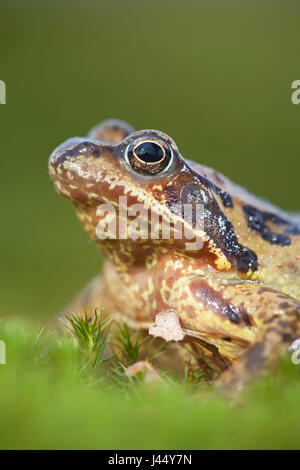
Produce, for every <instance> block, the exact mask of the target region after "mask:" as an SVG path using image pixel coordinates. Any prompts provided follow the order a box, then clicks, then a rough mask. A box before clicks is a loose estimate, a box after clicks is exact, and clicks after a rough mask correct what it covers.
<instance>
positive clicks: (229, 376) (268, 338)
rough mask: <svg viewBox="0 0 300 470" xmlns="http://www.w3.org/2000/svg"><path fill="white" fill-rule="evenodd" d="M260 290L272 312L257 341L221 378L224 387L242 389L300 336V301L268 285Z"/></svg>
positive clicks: (217, 383)
mask: <svg viewBox="0 0 300 470" xmlns="http://www.w3.org/2000/svg"><path fill="white" fill-rule="evenodd" d="M260 290H261V291H262V292H261V293H262V299H261V303H262V304H263V305H265V308H266V309H268V312H267V313H266V314H265V319H264V321H263V322H262V324H261V325H260V327H259V330H258V333H257V336H256V339H255V342H254V343H253V344H252V345H251V346H250V347H249V348H248V349H246V351H245V352H244V353H243V354H242V355H241V357H240V358H239V359H238V360H237V361H236V362H235V363H234V364H233V366H232V367H231V368H230V369H228V370H227V371H225V372H224V373H223V374H222V375H221V376H220V378H219V379H218V380H217V382H216V385H217V387H218V388H219V389H220V390H224V391H229V392H231V391H239V390H241V389H242V388H243V387H244V385H245V384H246V383H248V382H249V380H250V379H251V378H252V377H253V376H255V375H258V374H261V373H263V372H265V371H266V370H267V369H268V368H269V367H270V366H271V365H272V364H273V363H274V362H275V361H276V360H277V359H278V355H279V354H280V352H281V351H283V352H286V351H287V350H288V347H289V346H290V345H291V343H293V341H295V340H296V339H297V338H299V337H300V304H299V303H298V302H297V301H296V300H295V299H293V298H291V297H289V296H286V295H282V294H280V293H278V292H274V291H271V290H268V289H266V288H262V289H260ZM259 320H260V318H259V317H258V321H259Z"/></svg>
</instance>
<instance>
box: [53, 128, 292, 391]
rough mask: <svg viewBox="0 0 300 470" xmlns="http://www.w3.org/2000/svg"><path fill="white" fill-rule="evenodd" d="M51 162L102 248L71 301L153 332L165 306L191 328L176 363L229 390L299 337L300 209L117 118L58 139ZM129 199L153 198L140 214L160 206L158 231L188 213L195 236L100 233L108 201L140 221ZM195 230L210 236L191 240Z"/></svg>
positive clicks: (173, 357) (170, 351) (171, 357)
mask: <svg viewBox="0 0 300 470" xmlns="http://www.w3.org/2000/svg"><path fill="white" fill-rule="evenodd" d="M48 168H49V175H50V178H51V180H52V181H53V183H54V187H55V189H56V191H57V192H58V193H59V194H60V195H61V196H62V197H64V198H66V199H68V200H69V201H71V202H72V203H73V205H74V206H75V210H76V213H77V216H78V218H79V221H80V223H81V224H82V225H83V227H84V229H85V230H86V231H87V232H88V234H89V235H90V237H91V238H92V240H93V242H94V243H95V244H96V245H98V246H99V248H100V250H101V251H102V254H103V255H104V257H105V261H104V264H103V267H102V272H101V273H100V274H99V275H98V276H96V277H94V278H93V279H92V280H91V281H90V282H89V283H88V284H87V286H86V287H85V288H84V289H83V290H82V291H81V292H80V293H79V294H78V295H77V296H76V297H75V299H74V300H73V302H72V303H71V304H70V305H69V307H68V311H71V312H76V313H78V314H80V315H81V314H84V313H87V314H88V315H92V314H93V312H94V311H95V309H99V308H100V307H101V308H104V310H105V312H107V314H108V315H111V316H112V318H113V319H114V321H116V322H117V323H120V322H126V324H127V325H128V326H129V327H130V328H132V329H135V330H139V331H143V332H145V334H148V331H149V325H153V324H155V320H156V318H157V317H158V316H159V315H162V314H164V312H170V311H171V312H173V313H174V314H175V315H176V316H177V319H178V322H179V325H180V328H181V329H182V330H181V331H182V332H183V333H184V335H183V336H184V337H182V338H181V340H180V341H170V342H168V344H166V352H165V354H164V357H165V358H166V357H167V363H168V364H169V366H170V367H171V366H172V365H174V363H176V364H187V363H189V364H191V363H192V364H194V365H199V366H201V367H203V368H204V370H205V371H206V373H207V374H210V377H211V378H212V380H214V381H215V383H216V386H218V387H220V389H224V390H241V389H243V388H244V386H245V385H246V384H247V383H248V382H249V381H250V380H251V379H252V378H253V377H255V376H258V375H259V374H263V373H265V372H266V371H268V370H269V368H270V367H272V365H273V364H275V363H276V361H277V360H278V355H279V354H280V353H281V351H286V350H287V349H288V347H289V346H290V344H292V343H293V342H294V341H296V340H297V338H299V337H300V217H299V214H298V213H292V212H287V211H284V210H282V209H280V208H278V207H277V206H275V205H273V204H271V203H270V202H268V201H267V200H265V199H261V198H259V197H257V196H255V195H253V194H252V193H250V192H249V191H248V190H246V189H244V188H243V187H242V186H239V185H237V184H236V183H234V182H232V181H231V180H230V179H229V178H228V177H226V176H224V175H223V174H222V173H220V172H218V171H216V170H215V169H212V168H210V167H208V166H206V165H204V164H200V163H196V162H194V161H192V160H188V159H185V158H184V157H183V156H182V155H181V153H180V152H179V150H178V147H177V145H176V143H175V142H174V140H173V139H172V138H171V137H169V136H168V135H167V134H165V133H163V132H161V131H158V130H153V129H147V130H141V131H135V130H134V129H133V128H132V127H131V126H130V125H129V124H128V123H126V122H124V121H120V120H115V119H109V120H106V121H103V122H101V123H100V124H98V125H97V126H96V127H94V128H93V129H92V130H91V131H90V132H89V133H88V135H87V137H74V138H71V139H68V140H66V141H65V142H64V143H62V144H61V145H59V146H58V147H57V148H56V149H55V150H54V151H53V152H52V154H51V155H50V158H49V163H48ZM124 198H125V199H126V204H127V206H128V207H133V206H135V205H136V204H139V205H142V206H143V207H145V208H146V209H147V211H146V212H147V215H145V213H143V214H141V216H140V219H139V220H140V221H141V220H142V221H143V222H145V224H146V225H145V226H146V227H147V226H149V211H152V212H154V213H155V214H158V218H156V219H155V220H156V226H155V227H156V229H157V232H156V233H160V234H161V229H162V224H163V221H164V220H165V219H166V220H168V221H169V223H170V224H171V226H172V227H173V228H174V227H175V226H177V225H176V224H178V223H181V224H182V223H184V224H185V226H187V227H188V230H187V235H185V234H183V235H182V237H181V238H180V237H178V238H176V237H175V236H173V237H171V236H170V237H169V238H167V237H165V238H163V237H161V236H158V237H154V238H153V239H152V238H151V237H150V236H148V237H142V236H140V237H138V236H136V237H128V236H127V237H125V236H119V237H118V236H114V237H113V236H111V234H110V233H109V230H108V231H107V232H105V231H103V230H102V231H101V230H100V236H99V227H102V228H103V226H105V227H106V228H107V227H108V226H109V223H108V222H107V218H106V217H107V214H106V213H105V211H103V210H100V211H99V207H100V208H101V207H102V208H103V205H104V207H106V208H107V207H113V209H114V213H113V212H111V213H110V215H109V216H110V218H111V219H110V220H113V222H115V225H114V226H115V227H116V226H118V228H120V226H121V225H122V224H123V227H124V226H125V227H128V226H129V225H130V223H132V221H133V220H134V219H133V217H132V214H131V215H129V212H128V211H127V212H126V211H125V212H124ZM185 205H187V206H188V207H190V208H191V217H190V218H189V219H188V221H185V220H183V213H182V207H184V206H185ZM198 207H201V208H202V218H200V219H201V221H202V224H197V223H196V222H197V221H196V217H195V212H196V210H197V208H198ZM121 213H122V214H121ZM124 224H125V225H124ZM110 227H112V226H110ZM199 227H200V228H199ZM104 232H105V233H106V235H107V236H104V235H103V233H104ZM173 232H174V231H173ZM151 234H152V232H151ZM193 236H194V237H195V239H196V238H197V240H201V241H202V244H201V246H198V245H197V244H194V245H193V243H187V241H189V242H190V240H191V239H192V238H193ZM191 245H192V246H191ZM165 360H166V359H165Z"/></svg>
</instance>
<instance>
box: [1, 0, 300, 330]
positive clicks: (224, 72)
mask: <svg viewBox="0 0 300 470" xmlns="http://www.w3.org/2000/svg"><path fill="white" fill-rule="evenodd" d="M299 13H300V4H299V2H296V1H287V0H283V1H280V2H279V1H262V0H260V1H254V0H253V1H251V2H250V1H249V2H234V1H227V2H224V1H221V0H219V1H199V0H198V1H196V0H194V1H192V0H185V2H182V1H177V0H166V1H162V0H160V1H157V0H152V1H151V2H150V1H146V0H126V1H124V0H119V1H118V0H109V1H96V0H95V1H92V0H87V1H81V2H79V1H72V2H58V1H51V2H50V1H49V2H48V1H39V2H38V1H36V2H33V1H30V0H27V1H26V2H25V1H15V0H9V1H4V0H1V4H0V23H1V26H0V65H1V67H0V79H1V80H4V81H5V82H6V85H7V104H6V105H0V135H1V141H0V142H1V146H0V152H1V159H0V161H1V186H0V191H1V235H0V237H1V279H0V281H1V283H0V285H1V300H0V316H5V317H9V316H12V315H23V316H26V317H29V316H30V317H31V318H35V319H38V320H39V321H40V320H41V319H44V318H47V317H48V316H50V315H52V314H54V313H56V311H57V310H58V309H59V308H60V307H61V306H62V305H64V304H65V303H66V302H68V301H69V300H70V297H72V295H73V294H74V293H75V292H76V291H77V290H78V289H79V288H80V287H81V286H83V284H84V283H85V282H86V281H88V280H89V279H90V278H91V277H92V276H93V275H94V274H95V273H97V272H98V270H99V268H100V265H101V257H100V255H98V253H97V251H96V250H97V249H96V248H95V247H94V246H93V245H92V244H90V243H89V242H88V237H87V236H86V235H85V233H84V231H83V230H82V228H81V227H80V226H79V224H78V222H77V219H76V216H75V213H74V210H73V208H72V207H71V205H70V204H69V203H68V202H67V201H63V200H62V199H61V198H59V196H58V195H56V193H55V192H54V189H53V187H52V184H51V183H50V181H49V178H48V174H47V158H48V156H49V154H50V152H51V151H52V150H53V149H54V148H55V147H56V146H57V145H58V144H60V143H61V142H62V141H63V140H65V139H66V138H68V137H72V136H75V135H79V136H80V135H85V134H86V133H87V131H88V130H89V129H90V128H91V127H92V126H94V125H95V124H96V123H97V122H98V121H100V120H102V119H106V118H110V117H116V118H120V119H124V120H128V121H129V122H130V123H131V124H132V125H133V126H135V127H136V128H137V129H144V128H156V129H160V130H162V131H164V132H166V133H168V134H169V135H170V136H172V137H173V138H174V139H175V141H176V142H177V145H178V146H179V148H180V150H181V153H182V154H183V156H185V157H187V158H191V159H195V160H198V161H199V162H202V163H204V164H206V165H209V166H212V167H214V168H216V169H218V170H220V171H222V172H224V173H225V174H226V175H228V176H229V177H230V178H232V179H233V180H234V181H236V182H238V183H240V184H242V185H245V186H246V187H248V188H249V189H250V190H252V191H254V192H255V193H257V194H259V195H263V196H264V197H266V198H269V199H271V200H272V201H273V202H274V203H276V204H278V205H280V206H282V207H283V208H286V209H293V210H297V209H299V208H300V204H299V169H300V160H299V123H300V105H299V106H295V105H293V104H292V103H291V83H292V81H293V80H296V79H300V62H299V58H300V53H299V52H300V41H299V24H300V17H299Z"/></svg>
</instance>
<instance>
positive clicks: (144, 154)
mask: <svg viewBox="0 0 300 470" xmlns="http://www.w3.org/2000/svg"><path fill="white" fill-rule="evenodd" d="M135 154H136V156H137V157H138V158H139V159H140V160H142V161H143V162H145V163H157V162H159V161H160V160H161V159H162V158H163V157H164V151H163V149H162V148H161V146H160V145H158V144H155V143H154V142H144V143H143V144H140V145H138V146H137V147H136V149H135Z"/></svg>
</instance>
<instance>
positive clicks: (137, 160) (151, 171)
mask: <svg viewBox="0 0 300 470" xmlns="http://www.w3.org/2000/svg"><path fill="white" fill-rule="evenodd" d="M171 159H172V150H171V148H170V146H169V145H168V144H167V142H160V141H158V140H146V141H145V140H144V141H138V142H136V141H135V142H132V143H131V144H130V145H129V146H128V148H127V152H126V160H127V162H128V163H129V165H130V166H131V167H132V168H133V169H134V170H135V171H136V172H138V173H141V174H144V175H150V176H151V175H155V174H157V173H161V172H162V171H164V170H166V169H167V167H168V166H169V165H170V162H171Z"/></svg>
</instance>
